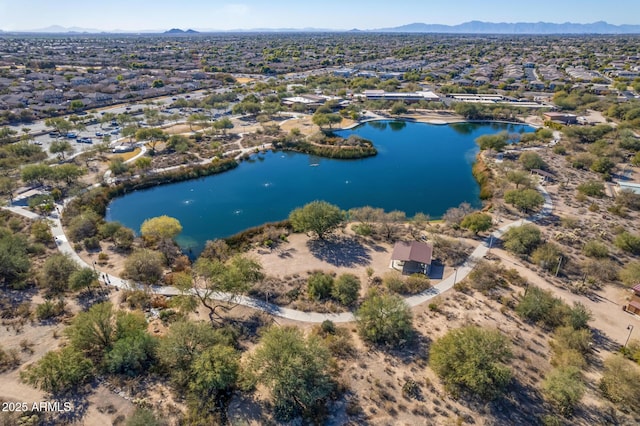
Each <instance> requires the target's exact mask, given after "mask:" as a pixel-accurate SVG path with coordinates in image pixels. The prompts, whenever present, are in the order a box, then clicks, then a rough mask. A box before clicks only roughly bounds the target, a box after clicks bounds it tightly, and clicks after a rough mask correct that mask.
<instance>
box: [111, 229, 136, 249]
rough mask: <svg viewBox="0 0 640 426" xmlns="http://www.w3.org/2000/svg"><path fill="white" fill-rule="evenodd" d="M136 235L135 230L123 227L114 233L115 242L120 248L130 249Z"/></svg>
mask: <svg viewBox="0 0 640 426" xmlns="http://www.w3.org/2000/svg"><path fill="white" fill-rule="evenodd" d="M134 239H135V235H134V233H133V231H132V230H131V229H129V228H126V227H124V226H123V227H121V228H120V229H118V230H117V231H116V232H115V233H114V234H113V243H114V244H115V246H116V248H117V249H118V250H123V251H128V250H131V247H132V246H133V240H134Z"/></svg>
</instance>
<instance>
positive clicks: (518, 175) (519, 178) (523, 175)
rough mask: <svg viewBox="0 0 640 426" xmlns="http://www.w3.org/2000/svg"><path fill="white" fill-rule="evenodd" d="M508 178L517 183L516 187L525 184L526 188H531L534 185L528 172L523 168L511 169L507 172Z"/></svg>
mask: <svg viewBox="0 0 640 426" xmlns="http://www.w3.org/2000/svg"><path fill="white" fill-rule="evenodd" d="M507 180H508V181H509V182H511V183H514V184H515V185H516V189H518V188H519V187H520V185H523V186H524V187H526V188H530V187H531V186H532V181H531V177H530V176H529V174H528V173H527V172H523V171H522V170H511V171H509V172H508V173H507Z"/></svg>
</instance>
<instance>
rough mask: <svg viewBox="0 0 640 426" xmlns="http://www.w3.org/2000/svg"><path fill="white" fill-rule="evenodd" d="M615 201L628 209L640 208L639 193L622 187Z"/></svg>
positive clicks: (635, 209) (636, 209)
mask: <svg viewBox="0 0 640 426" xmlns="http://www.w3.org/2000/svg"><path fill="white" fill-rule="evenodd" d="M616 203H617V204H620V205H621V206H624V207H627V208H628V209H630V210H634V211H638V210H640V194H636V193H635V192H633V191H631V190H628V189H623V190H622V191H619V192H618V195H617V196H616Z"/></svg>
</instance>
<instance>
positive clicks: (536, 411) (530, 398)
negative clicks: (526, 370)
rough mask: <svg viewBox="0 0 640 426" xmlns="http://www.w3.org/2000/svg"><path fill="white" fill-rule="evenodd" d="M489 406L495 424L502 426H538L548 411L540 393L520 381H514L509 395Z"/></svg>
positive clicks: (510, 386)
mask: <svg viewBox="0 0 640 426" xmlns="http://www.w3.org/2000/svg"><path fill="white" fill-rule="evenodd" d="M488 406H489V411H490V413H491V415H492V416H493V418H494V420H495V424H500V425H503V424H504V425H538V424H540V417H542V416H543V415H544V414H545V413H546V412H547V411H548V406H547V404H545V402H544V400H543V398H542V395H541V394H540V391H539V390H538V389H535V388H533V387H531V386H526V385H524V384H523V383H521V382H520V381H519V380H513V381H512V382H511V384H510V385H509V387H508V388H507V394H505V395H504V396H503V397H501V398H498V399H496V400H495V401H492V402H490V403H489V404H488Z"/></svg>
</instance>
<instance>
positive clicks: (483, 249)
mask: <svg viewBox="0 0 640 426" xmlns="http://www.w3.org/2000/svg"><path fill="white" fill-rule="evenodd" d="M538 190H540V192H541V193H542V195H543V196H544V200H545V202H544V205H543V207H542V210H541V211H540V212H539V213H537V214H535V215H533V216H531V217H529V218H528V219H520V220H516V221H514V222H511V223H509V224H507V225H504V226H502V227H500V228H498V229H497V230H495V231H493V232H492V233H491V234H490V235H489V236H488V237H487V238H485V239H484V241H483V242H482V243H481V244H480V245H479V246H478V247H476V248H475V250H474V251H473V252H472V253H471V255H470V256H469V257H468V258H467V260H466V261H465V262H464V263H463V264H462V265H461V266H459V267H458V268H457V269H456V272H455V274H453V275H452V276H451V275H450V276H449V277H447V278H445V279H444V280H442V281H441V282H440V283H438V284H437V285H435V286H433V287H431V288H429V289H427V290H425V291H423V292H422V293H420V294H416V295H414V296H410V297H407V298H405V302H406V303H407V304H408V305H409V306H410V307H415V306H418V305H421V304H423V303H425V302H427V301H429V300H431V299H433V298H434V297H436V296H438V295H440V294H442V293H444V292H446V291H448V290H450V289H451V288H452V287H453V285H454V284H455V283H454V280H455V282H459V281H462V280H463V279H465V278H466V277H467V275H469V273H470V272H471V271H472V270H473V268H474V266H475V265H476V263H477V262H478V261H479V260H481V259H482V258H484V257H485V256H486V255H487V253H488V252H489V250H490V249H491V247H490V246H491V244H492V242H493V241H494V240H495V239H498V238H500V237H501V236H502V234H504V233H505V232H506V231H507V230H508V229H509V228H512V227H514V226H520V225H522V224H525V223H531V222H535V221H538V220H540V219H542V218H544V217H546V216H548V215H549V214H551V211H552V210H553V203H552V200H551V196H549V193H548V192H547V191H546V190H545V189H544V187H542V186H538ZM4 208H5V209H7V210H10V211H12V212H14V213H16V214H19V215H22V216H25V217H28V218H30V219H36V218H39V217H41V216H39V215H37V214H35V213H33V212H31V211H29V210H27V209H25V208H22V207H4ZM59 208H60V206H58V207H57V208H56V211H58V210H59ZM47 219H48V220H49V221H50V223H51V232H52V234H53V236H54V238H55V241H56V244H57V246H58V249H59V250H60V251H61V252H62V253H66V254H68V255H69V256H71V258H72V259H74V260H75V261H76V262H77V263H78V264H79V265H81V266H84V267H88V268H94V269H95V265H91V264H89V263H87V262H85V261H84V260H83V259H82V258H80V256H78V253H76V252H75V250H74V249H73V246H72V244H71V243H70V242H69V241H68V240H67V237H66V235H65V234H64V230H63V229H62V224H61V222H60V217H59V214H58V213H53V214H52V215H50V216H49V217H47ZM105 278H106V282H107V283H108V284H109V285H111V286H113V287H116V288H117V289H131V288H135V287H139V285H138V284H136V283H130V282H129V281H127V280H124V279H122V278H120V277H117V276H115V275H110V274H103V273H100V279H101V280H102V281H105ZM151 289H152V291H153V292H154V293H156V294H161V295H165V296H177V295H180V294H182V292H180V290H178V289H176V288H175V287H164V286H152V287H151ZM212 298H213V299H215V300H220V301H231V302H232V303H236V304H239V305H243V306H247V307H250V308H254V309H259V310H261V311H264V312H267V313H269V314H271V315H274V316H278V317H281V318H286V319H290V320H295V321H301V322H309V323H320V322H322V321H325V320H331V321H333V322H336V323H345V322H352V321H355V316H354V314H353V313H352V312H342V313H336V314H331V313H320V312H303V311H298V310H295V309H289V308H283V307H280V306H277V305H275V304H273V303H268V302H266V301H261V300H258V299H255V298H252V297H248V296H235V297H233V296H232V295H230V294H227V293H214V294H213V295H212Z"/></svg>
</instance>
